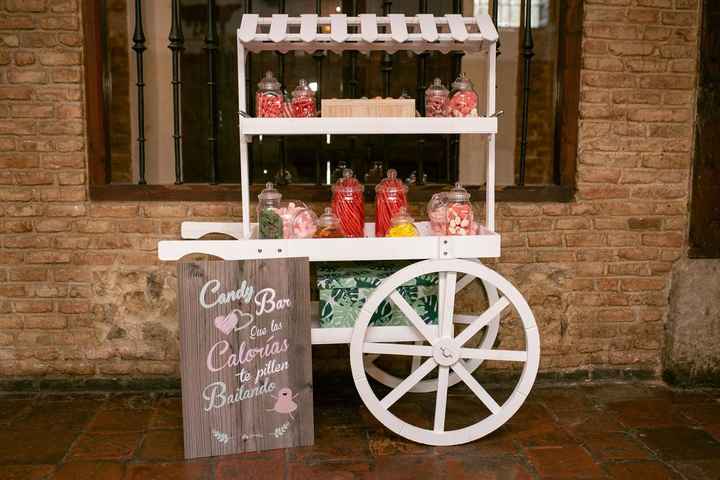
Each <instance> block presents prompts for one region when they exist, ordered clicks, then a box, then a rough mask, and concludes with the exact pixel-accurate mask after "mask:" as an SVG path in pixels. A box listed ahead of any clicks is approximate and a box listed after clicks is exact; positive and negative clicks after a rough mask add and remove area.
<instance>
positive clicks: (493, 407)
mask: <svg viewBox="0 0 720 480" xmlns="http://www.w3.org/2000/svg"><path fill="white" fill-rule="evenodd" d="M452 369H453V370H454V371H455V373H457V374H458V377H460V378H461V379H462V381H463V382H465V385H467V386H468V388H470V390H472V392H473V393H474V394H475V396H476V397H478V398H479V399H480V401H481V402H482V403H484V404H485V406H486V407H487V408H488V410H490V411H491V412H492V413H493V414H496V413H498V412H499V411H500V408H501V407H500V405H498V403H497V402H496V401H495V400H494V399H493V398H492V397H491V396H490V394H489V393H488V392H487V390H485V389H484V388H483V386H482V385H480V384H479V383H478V381H477V380H475V377H473V376H472V375H470V372H468V371H467V370H466V369H465V367H464V366H463V365H462V364H461V363H460V362H458V363H456V364H455V365H453V366H452Z"/></svg>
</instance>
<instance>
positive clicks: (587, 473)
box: [527, 445, 603, 479]
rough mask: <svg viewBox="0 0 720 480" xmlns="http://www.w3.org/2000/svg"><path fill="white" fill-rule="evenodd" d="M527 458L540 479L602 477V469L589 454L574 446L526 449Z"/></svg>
mask: <svg viewBox="0 0 720 480" xmlns="http://www.w3.org/2000/svg"><path fill="white" fill-rule="evenodd" d="M527 457H528V459H529V460H530V463H532V465H533V466H534V467H535V470H537V472H538V473H539V474H540V476H541V477H546V478H558V479H560V478H573V479H574V478H599V477H602V476H603V471H602V469H601V468H600V466H599V465H598V464H597V463H595V461H594V460H593V459H592V457H591V456H590V454H589V453H588V452H587V451H586V450H585V449H584V448H582V447H579V446H576V445H568V446H560V447H536V448H528V449H527Z"/></svg>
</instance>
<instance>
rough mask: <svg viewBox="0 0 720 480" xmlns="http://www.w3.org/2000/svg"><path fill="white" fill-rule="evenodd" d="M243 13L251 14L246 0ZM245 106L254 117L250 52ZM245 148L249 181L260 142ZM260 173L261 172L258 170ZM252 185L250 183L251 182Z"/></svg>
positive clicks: (252, 175)
mask: <svg viewBox="0 0 720 480" xmlns="http://www.w3.org/2000/svg"><path fill="white" fill-rule="evenodd" d="M244 7H245V8H244V10H243V13H252V8H253V5H252V0H246V1H245V5H244ZM245 55H246V56H245V92H246V96H245V105H246V112H247V113H248V114H249V115H250V116H251V117H254V116H255V82H254V81H253V68H252V59H253V54H252V53H250V52H247V51H246V53H245ZM245 148H247V151H248V163H249V166H248V169H249V172H248V175H250V179H254V178H255V172H256V171H257V168H258V166H256V164H255V156H256V149H258V148H261V147H260V142H253V143H251V144H250V145H249V146H248V145H246V146H245ZM260 171H262V170H260ZM251 183H252V182H251Z"/></svg>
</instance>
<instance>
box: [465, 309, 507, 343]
mask: <svg viewBox="0 0 720 480" xmlns="http://www.w3.org/2000/svg"><path fill="white" fill-rule="evenodd" d="M509 305H510V302H509V301H508V299H507V298H505V297H502V298H500V300H498V301H497V302H495V303H494V304H492V305H491V306H490V308H488V309H487V310H485V312H483V314H482V315H480V316H479V317H477V318H476V319H475V321H473V322H472V323H471V324H470V325H468V326H467V327H465V330H463V331H462V332H460V334H459V335H458V336H457V337H455V341H457V343H458V344H459V345H461V346H462V345H465V343H466V342H467V341H468V340H470V339H471V338H472V336H473V335H475V334H476V333H477V332H479V331H480V329H481V328H483V327H484V326H486V325H488V324H489V323H490V322H492V321H493V320H495V319H496V318H497V317H498V315H500V314H501V313H502V311H503V310H504V309H505V308H506V307H507V306H509Z"/></svg>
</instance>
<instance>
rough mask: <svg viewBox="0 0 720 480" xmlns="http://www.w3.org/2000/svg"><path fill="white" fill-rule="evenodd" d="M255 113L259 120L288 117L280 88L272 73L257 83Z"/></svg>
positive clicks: (287, 109) (266, 74) (268, 73)
mask: <svg viewBox="0 0 720 480" xmlns="http://www.w3.org/2000/svg"><path fill="white" fill-rule="evenodd" d="M255 111H256V113H257V116H258V117H260V118H278V117H286V116H289V115H288V111H289V108H287V107H286V105H285V98H284V97H283V93H282V87H281V85H280V82H278V81H277V79H276V78H275V76H274V75H273V73H272V72H267V73H265V77H263V79H262V80H260V82H259V83H258V90H257V93H256V94H255Z"/></svg>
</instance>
